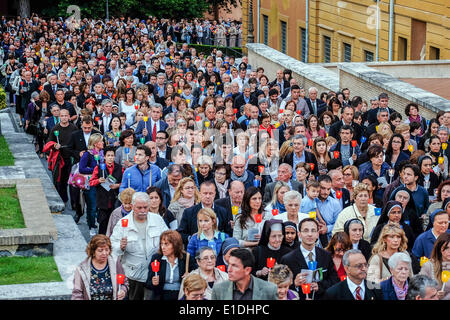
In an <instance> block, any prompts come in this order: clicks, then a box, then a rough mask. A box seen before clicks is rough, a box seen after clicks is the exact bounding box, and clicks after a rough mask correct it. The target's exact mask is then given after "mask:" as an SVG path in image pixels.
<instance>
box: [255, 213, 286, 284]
mask: <svg viewBox="0 0 450 320" xmlns="http://www.w3.org/2000/svg"><path fill="white" fill-rule="evenodd" d="M283 239H284V228H283V222H282V221H281V220H276V219H272V220H266V221H265V222H264V226H263V230H262V233H261V239H260V240H259V244H258V246H257V247H255V248H253V249H252V253H253V256H254V257H255V266H254V268H252V273H253V274H254V275H255V276H257V277H258V278H261V279H263V280H267V276H268V274H269V271H270V269H269V268H268V267H267V259H268V258H273V259H275V262H279V261H280V260H281V258H282V257H283V256H284V255H285V254H287V253H289V252H291V250H290V249H288V248H286V247H285V246H282V243H283Z"/></svg>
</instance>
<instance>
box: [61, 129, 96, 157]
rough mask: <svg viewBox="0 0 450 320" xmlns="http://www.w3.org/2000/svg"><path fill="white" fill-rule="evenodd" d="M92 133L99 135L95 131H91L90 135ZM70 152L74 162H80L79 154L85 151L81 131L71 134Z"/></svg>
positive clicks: (85, 147) (84, 142)
mask: <svg viewBox="0 0 450 320" xmlns="http://www.w3.org/2000/svg"><path fill="white" fill-rule="evenodd" d="M94 133H100V131H97V130H96V129H92V132H91V135H92V134H94ZM100 134H101V133H100ZM69 149H70V151H72V155H73V158H74V160H75V162H79V161H80V152H81V151H86V150H87V145H86V141H85V140H84V134H83V130H78V131H75V132H72V139H71V142H70V147H69Z"/></svg>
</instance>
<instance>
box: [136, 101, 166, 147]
mask: <svg viewBox="0 0 450 320" xmlns="http://www.w3.org/2000/svg"><path fill="white" fill-rule="evenodd" d="M162 109H163V107H162V105H161V104H159V103H155V104H154V105H153V106H152V109H151V111H150V119H148V120H149V121H147V123H146V122H144V120H141V121H139V123H138V125H137V128H136V132H135V134H136V138H138V139H140V138H141V137H145V141H156V134H157V132H159V131H165V130H166V129H167V128H168V127H169V125H168V124H167V123H165V122H164V121H162V120H161V115H162Z"/></svg>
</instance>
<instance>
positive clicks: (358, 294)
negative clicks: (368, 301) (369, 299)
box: [356, 286, 362, 300]
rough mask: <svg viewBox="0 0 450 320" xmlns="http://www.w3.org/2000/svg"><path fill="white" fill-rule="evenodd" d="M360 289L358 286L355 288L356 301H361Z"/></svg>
mask: <svg viewBox="0 0 450 320" xmlns="http://www.w3.org/2000/svg"><path fill="white" fill-rule="evenodd" d="M360 292H361V287H360V286H358V287H357V288H356V300H362V297H361V293H360Z"/></svg>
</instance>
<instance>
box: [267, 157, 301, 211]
mask: <svg viewBox="0 0 450 320" xmlns="http://www.w3.org/2000/svg"><path fill="white" fill-rule="evenodd" d="M291 178H292V167H291V166H290V165H289V164H287V163H282V164H281V165H280V166H279V167H278V177H277V181H274V182H271V183H269V184H267V185H266V187H265V188H264V198H263V203H264V206H267V205H268V204H269V203H270V202H271V201H272V197H273V190H274V189H275V185H276V184H277V182H278V181H283V182H286V183H287V184H289V186H290V188H291V190H295V191H298V192H300V194H301V195H302V196H304V194H303V188H304V187H303V184H302V183H301V182H298V181H295V180H292V181H291Z"/></svg>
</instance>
